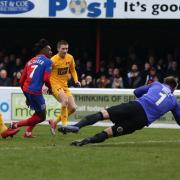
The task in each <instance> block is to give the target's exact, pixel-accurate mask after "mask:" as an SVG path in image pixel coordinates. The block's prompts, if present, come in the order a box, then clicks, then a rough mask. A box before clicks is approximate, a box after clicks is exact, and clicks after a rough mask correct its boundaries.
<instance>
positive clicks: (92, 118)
mask: <svg viewBox="0 0 180 180" xmlns="http://www.w3.org/2000/svg"><path fill="white" fill-rule="evenodd" d="M103 119H106V118H104V114H103V113H102V112H98V113H96V114H92V115H88V116H85V117H84V118H83V119H82V120H81V121H79V122H78V123H76V124H75V125H73V126H59V128H58V131H59V132H61V133H63V134H66V133H69V132H73V133H77V132H78V131H79V129H80V128H82V127H85V126H89V125H93V124H95V123H96V122H98V121H101V120H103Z"/></svg>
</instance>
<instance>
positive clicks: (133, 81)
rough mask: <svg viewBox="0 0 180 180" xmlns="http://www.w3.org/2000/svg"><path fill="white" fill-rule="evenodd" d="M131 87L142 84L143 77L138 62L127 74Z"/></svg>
mask: <svg viewBox="0 0 180 180" xmlns="http://www.w3.org/2000/svg"><path fill="white" fill-rule="evenodd" d="M127 77H128V83H129V87H130V88H136V87H138V86H139V85H140V82H141V77H140V73H139V69H138V66H137V64H133V65H132V66H131V70H130V72H129V73H128V74H127Z"/></svg>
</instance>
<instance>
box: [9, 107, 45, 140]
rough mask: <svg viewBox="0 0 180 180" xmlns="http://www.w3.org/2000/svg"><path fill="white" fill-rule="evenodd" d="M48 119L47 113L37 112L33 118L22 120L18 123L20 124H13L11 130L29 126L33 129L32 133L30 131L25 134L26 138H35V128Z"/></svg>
mask: <svg viewBox="0 0 180 180" xmlns="http://www.w3.org/2000/svg"><path fill="white" fill-rule="evenodd" d="M45 119H46V111H45V110H44V111H42V112H35V113H34V114H33V115H32V117H30V118H28V119H26V120H22V121H18V122H12V123H11V126H10V128H11V129H17V128H18V127H22V126H29V129H31V131H29V132H28V133H26V132H25V135H24V137H27V136H28V137H33V136H32V129H33V128H34V127H35V125H36V124H38V123H41V122H43V121H44V120H45Z"/></svg>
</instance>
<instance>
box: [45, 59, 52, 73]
mask: <svg viewBox="0 0 180 180" xmlns="http://www.w3.org/2000/svg"><path fill="white" fill-rule="evenodd" d="M51 65H52V61H51V60H50V59H48V60H47V61H46V67H45V72H48V73H50V72H51V69H52V67H51Z"/></svg>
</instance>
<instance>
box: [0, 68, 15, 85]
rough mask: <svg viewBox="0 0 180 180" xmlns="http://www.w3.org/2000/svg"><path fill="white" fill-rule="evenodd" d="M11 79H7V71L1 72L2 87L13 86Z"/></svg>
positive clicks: (0, 81) (0, 82) (0, 83)
mask: <svg viewBox="0 0 180 180" xmlns="http://www.w3.org/2000/svg"><path fill="white" fill-rule="evenodd" d="M11 85H12V84H11V79H10V78H8V77H7V71H6V70H5V69H2V70H1V71H0V86H11Z"/></svg>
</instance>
